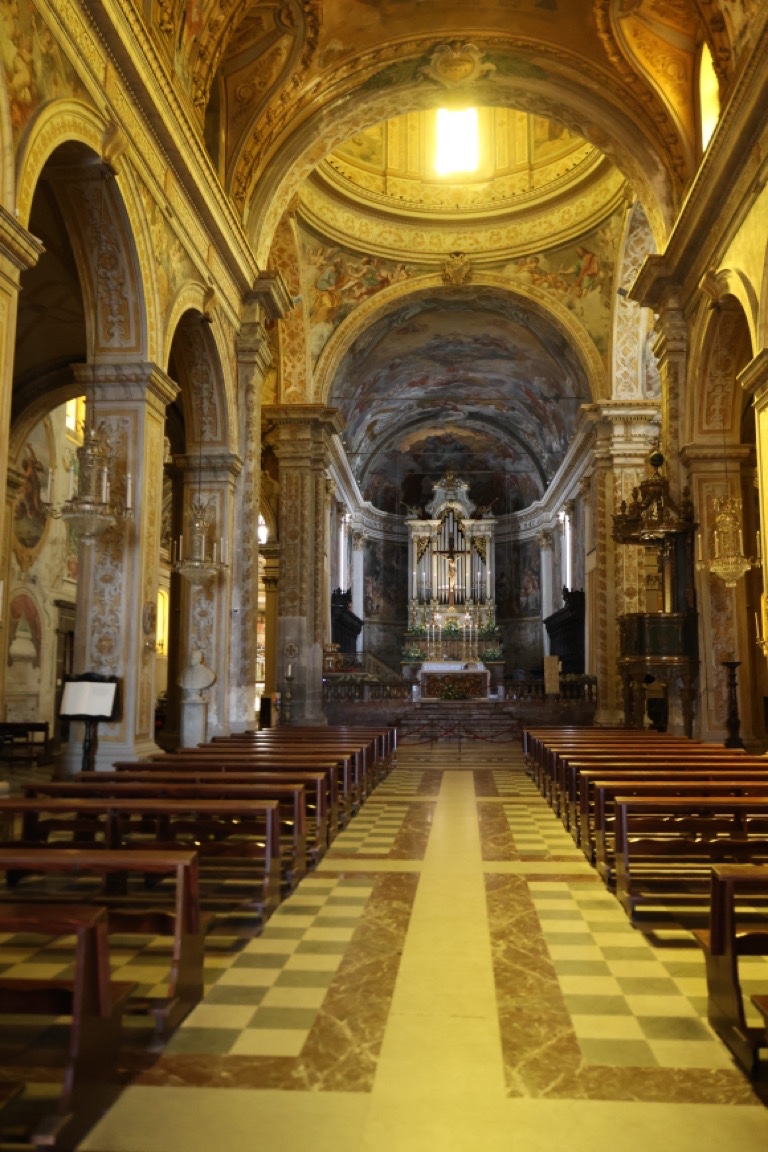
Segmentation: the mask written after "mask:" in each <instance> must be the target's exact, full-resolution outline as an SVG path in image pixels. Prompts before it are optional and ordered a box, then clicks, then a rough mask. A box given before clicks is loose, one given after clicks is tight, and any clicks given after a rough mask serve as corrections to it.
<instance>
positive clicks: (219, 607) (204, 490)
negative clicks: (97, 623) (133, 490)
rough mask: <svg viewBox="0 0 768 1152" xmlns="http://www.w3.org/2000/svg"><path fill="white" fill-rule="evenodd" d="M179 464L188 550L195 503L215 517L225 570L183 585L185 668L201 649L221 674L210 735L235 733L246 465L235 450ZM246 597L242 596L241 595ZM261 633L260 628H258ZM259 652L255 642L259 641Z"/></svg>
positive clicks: (243, 722) (215, 539)
mask: <svg viewBox="0 0 768 1152" xmlns="http://www.w3.org/2000/svg"><path fill="white" fill-rule="evenodd" d="M174 465H175V466H176V468H177V469H178V470H179V471H180V472H181V474H182V477H183V507H184V517H183V521H184V526H183V529H182V531H183V535H184V539H185V552H188V549H189V543H188V535H187V533H188V529H187V524H186V519H187V514H188V512H189V509H190V507H191V505H192V504H193V503H195V504H198V503H201V504H203V505H204V506H205V507H206V509H207V514H208V516H209V523H210V528H209V534H208V547H209V553H208V554H209V556H211V555H212V550H213V547H214V545H215V547H216V557H217V560H218V561H219V563H220V564H221V568H220V570H219V571H217V572H216V574H215V575H214V576H213V577H212V579H211V580H209V581H207V582H205V583H202V584H192V583H190V582H189V581H187V580H186V579H183V578H182V579H181V580H180V581H179V591H180V597H181V611H180V628H179V633H180V634H179V643H180V650H181V651H180V656H181V658H180V667H181V668H182V669H184V668H185V667H186V664H187V660H188V658H189V654H190V652H191V651H192V650H193V649H195V648H199V649H200V651H201V652H202V653H203V657H204V661H205V663H206V664H207V665H208V666H209V667H210V668H212V669H213V671H214V672H215V673H216V683H215V684H213V685H212V686H211V688H210V690H209V693H208V731H209V732H210V734H211V735H212V736H219V735H224V734H226V733H227V732H229V731H230V720H231V719H232V717H233V712H232V708H233V696H234V697H235V701H234V703H235V704H236V703H237V699H238V694H237V693H236V692H234V691H233V687H232V677H233V674H234V675H236V672H235V673H233V667H234V668H237V667H238V665H237V662H236V661H235V660H234V659H233V657H232V650H233V647H234V643H233V635H232V630H233V628H232V625H233V619H235V620H236V619H237V618H238V614H239V609H238V610H233V605H234V604H237V603H238V602H237V601H235V599H234V589H235V588H236V586H237V583H238V580H239V575H240V566H241V560H242V554H243V553H244V552H245V551H246V549H245V548H239V547H235V546H234V540H235V539H236V537H235V536H234V532H233V522H234V516H235V490H236V483H237V478H238V476H239V473H240V469H241V465H242V461H241V460H240V457H239V456H236V455H235V454H234V453H231V452H221V451H216V452H207V453H203V454H202V455H186V456H175V457H174ZM240 595H242V592H240ZM253 631H254V634H255V628H254V629H253ZM254 649H255V639H254ZM255 675H256V667H255V663H254V668H253V676H254V679H253V680H252V681H251V686H250V695H251V697H252V699H250V700H249V702H248V706H247V707H246V704H245V703H244V704H243V712H242V713H241V712H240V711H238V710H237V709H236V710H235V711H234V718H235V721H236V722H238V723H239V726H240V727H241V728H245V727H253V724H254V700H255V687H254V685H255Z"/></svg>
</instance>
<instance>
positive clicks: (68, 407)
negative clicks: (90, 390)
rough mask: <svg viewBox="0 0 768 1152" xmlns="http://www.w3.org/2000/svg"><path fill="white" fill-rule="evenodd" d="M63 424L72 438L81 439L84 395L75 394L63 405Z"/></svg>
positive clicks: (83, 421) (83, 420) (83, 423)
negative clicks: (72, 398) (73, 397)
mask: <svg viewBox="0 0 768 1152" xmlns="http://www.w3.org/2000/svg"><path fill="white" fill-rule="evenodd" d="M64 424H65V427H66V429H67V434H68V435H69V436H70V437H71V438H72V439H73V440H82V437H83V428H84V426H85V396H76V397H75V399H74V400H67V402H66V404H65V405H64Z"/></svg>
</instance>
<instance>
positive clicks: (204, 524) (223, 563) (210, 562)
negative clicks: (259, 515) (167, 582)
mask: <svg viewBox="0 0 768 1152" xmlns="http://www.w3.org/2000/svg"><path fill="white" fill-rule="evenodd" d="M213 523H214V521H213V516H212V515H211V512H210V509H209V507H208V505H207V504H203V503H201V502H200V501H199V500H193V501H192V503H191V505H190V508H189V512H188V513H187V525H188V528H187V542H186V544H185V541H184V535H183V534H182V535H180V536H179V543H178V559H177V560H176V561H175V562H174V564H173V567H174V570H175V571H176V572H178V573H179V575H180V576H183V578H184V579H185V580H188V581H189V582H190V584H207V583H208V582H209V581H210V580H212V579H213V578H214V576H217V575H218V574H219V572H223V571H224V570H225V569H226V568H227V567H228V564H227V554H226V545H225V542H224V540H223V539H222V540H221V542H220V545H219V547H218V549H217V546H216V542H215V541H214V542H213V544H212V545H211V528H212V527H213Z"/></svg>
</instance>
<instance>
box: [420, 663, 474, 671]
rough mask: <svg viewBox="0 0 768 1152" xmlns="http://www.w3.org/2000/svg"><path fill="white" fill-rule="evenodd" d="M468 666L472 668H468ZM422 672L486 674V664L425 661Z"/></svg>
mask: <svg viewBox="0 0 768 1152" xmlns="http://www.w3.org/2000/svg"><path fill="white" fill-rule="evenodd" d="M467 664H470V665H471V667H469V668H467ZM421 671H422V672H484V671H485V664H483V663H482V662H481V661H480V660H476V661H473V660H425V661H424V662H423V664H422V665H421Z"/></svg>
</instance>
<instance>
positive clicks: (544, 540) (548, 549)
mask: <svg viewBox="0 0 768 1152" xmlns="http://www.w3.org/2000/svg"><path fill="white" fill-rule="evenodd" d="M539 556H540V563H541V577H540V579H541V619H542V625H541V642H542V649H543V652H544V655H545V656H549V633H548V632H547V629H546V627H545V625H544V621H545V620H546V619H547V617H548V616H551V615H552V613H553V612H554V610H555V605H554V599H553V586H552V577H553V563H554V554H553V550H552V533H551V532H540V533H539Z"/></svg>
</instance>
